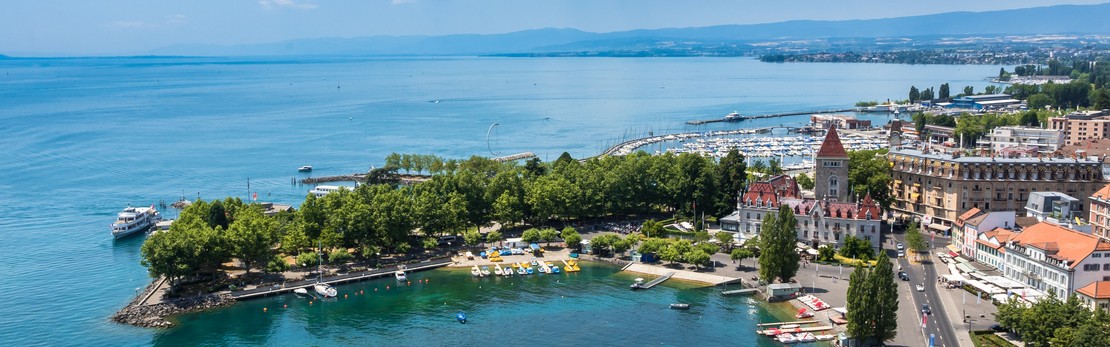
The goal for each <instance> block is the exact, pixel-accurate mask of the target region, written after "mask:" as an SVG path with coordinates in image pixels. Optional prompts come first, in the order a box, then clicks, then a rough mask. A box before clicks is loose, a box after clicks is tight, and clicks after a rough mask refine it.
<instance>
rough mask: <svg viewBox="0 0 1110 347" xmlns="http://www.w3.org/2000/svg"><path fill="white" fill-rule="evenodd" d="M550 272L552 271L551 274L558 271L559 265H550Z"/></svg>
mask: <svg viewBox="0 0 1110 347" xmlns="http://www.w3.org/2000/svg"><path fill="white" fill-rule="evenodd" d="M551 273H553V274H557V273H559V267H558V266H552V267H551Z"/></svg>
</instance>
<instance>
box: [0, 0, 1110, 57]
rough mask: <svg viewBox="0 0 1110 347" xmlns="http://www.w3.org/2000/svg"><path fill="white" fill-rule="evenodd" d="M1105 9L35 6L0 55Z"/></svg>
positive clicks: (7, 25) (230, 0)
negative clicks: (299, 40)
mask: <svg viewBox="0 0 1110 347" xmlns="http://www.w3.org/2000/svg"><path fill="white" fill-rule="evenodd" d="M1106 1H1107V0H1092V1H1083V0H1078V1H1059V0H1057V1H1052V0H1006V1H998V0H929V1H921V0H915V1H906V0H858V1H854V0H846V1H845V0H841V1H830V0H774V1H767V0H759V1H749V0H731V1H727V0H670V1H665V0H561V1H560V0H176V1H171V0H98V1H73V0H34V1H11V2H6V3H5V4H4V6H3V11H0V33H3V34H0V54H7V55H21V56H35V55H38V56H42V55H130V54H144V52H147V51H149V50H152V49H155V48H159V47H164V46H170V45H178V44H215V45H235V44H251V43H266V42H279V41H284V40H291V39H303V38H321V37H360V36H374V35H444V34H495V33H505V32H512V31H518V30H527V29H539V28H574V29H579V30H584V31H591V32H611V31H623V30H631V29H656V28H674V27H696V26H708V25H721V24H756V23H770V22H780V21H787V20H796V19H810V20H843V19H872V18H890V17H902V16H913V15H922V14H933V13H942V12H953V11H990V10H1001V9H1012V8H1026V7H1038V6H1050V5H1059V4H1095V3H1103V2H1106Z"/></svg>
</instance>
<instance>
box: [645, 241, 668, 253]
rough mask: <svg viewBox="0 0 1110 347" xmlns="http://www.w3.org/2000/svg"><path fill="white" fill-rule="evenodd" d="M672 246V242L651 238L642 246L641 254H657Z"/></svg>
mask: <svg viewBox="0 0 1110 347" xmlns="http://www.w3.org/2000/svg"><path fill="white" fill-rule="evenodd" d="M669 245H670V241H669V240H667V239H663V238H655V237H651V238H648V239H646V240H644V242H642V243H641V244H640V253H644V254H647V253H657V252H660V251H662V250H664V249H666V248H667V247H668V246H669Z"/></svg>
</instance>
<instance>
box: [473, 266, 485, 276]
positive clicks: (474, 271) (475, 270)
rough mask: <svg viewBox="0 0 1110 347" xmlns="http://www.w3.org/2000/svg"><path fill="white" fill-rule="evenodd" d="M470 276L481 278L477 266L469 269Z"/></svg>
mask: <svg viewBox="0 0 1110 347" xmlns="http://www.w3.org/2000/svg"><path fill="white" fill-rule="evenodd" d="M470 275H471V276H474V277H482V270H478V266H474V267H472V268H470Z"/></svg>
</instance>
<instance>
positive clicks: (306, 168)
mask: <svg viewBox="0 0 1110 347" xmlns="http://www.w3.org/2000/svg"><path fill="white" fill-rule="evenodd" d="M297 172H312V165H305V166H301V167H299V168H297Z"/></svg>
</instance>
